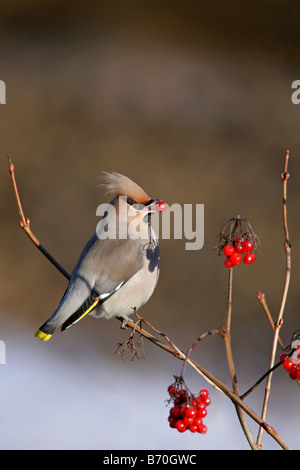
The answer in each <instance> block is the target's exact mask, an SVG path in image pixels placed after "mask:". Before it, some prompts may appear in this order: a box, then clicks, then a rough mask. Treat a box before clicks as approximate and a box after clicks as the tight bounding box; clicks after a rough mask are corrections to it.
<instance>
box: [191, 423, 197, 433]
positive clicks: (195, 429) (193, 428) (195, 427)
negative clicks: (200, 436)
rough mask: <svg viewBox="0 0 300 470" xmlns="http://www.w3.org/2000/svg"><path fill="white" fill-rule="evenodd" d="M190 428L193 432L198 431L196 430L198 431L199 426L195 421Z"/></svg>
mask: <svg viewBox="0 0 300 470" xmlns="http://www.w3.org/2000/svg"><path fill="white" fill-rule="evenodd" d="M189 430H190V431H191V432H196V431H198V427H197V426H196V425H195V424H194V423H193V424H190V426H189Z"/></svg>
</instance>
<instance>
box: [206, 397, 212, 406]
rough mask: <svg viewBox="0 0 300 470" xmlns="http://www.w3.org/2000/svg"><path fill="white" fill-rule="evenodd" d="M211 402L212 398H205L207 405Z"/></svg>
mask: <svg viewBox="0 0 300 470" xmlns="http://www.w3.org/2000/svg"><path fill="white" fill-rule="evenodd" d="M210 404H211V399H210V398H209V397H207V398H205V405H206V406H208V405H210Z"/></svg>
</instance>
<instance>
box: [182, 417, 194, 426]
mask: <svg viewBox="0 0 300 470" xmlns="http://www.w3.org/2000/svg"><path fill="white" fill-rule="evenodd" d="M182 421H183V423H184V425H185V426H186V427H189V425H190V424H192V423H193V421H194V420H193V418H192V417H189V416H184V417H183V418H182Z"/></svg>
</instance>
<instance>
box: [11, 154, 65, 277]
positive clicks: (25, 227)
mask: <svg viewBox="0 0 300 470" xmlns="http://www.w3.org/2000/svg"><path fill="white" fill-rule="evenodd" d="M7 157H8V169H9V173H10V176H11V181H12V186H13V190H14V194H15V197H16V201H17V206H18V211H19V215H20V218H21V220H20V227H21V228H22V229H23V231H24V232H25V233H26V235H28V237H29V238H30V240H31V241H32V242H33V243H34V244H35V246H36V247H37V248H38V249H39V250H40V251H41V252H42V253H43V255H45V256H46V258H48V260H49V261H50V262H51V263H52V264H53V265H54V266H55V267H56V268H57V269H58V270H59V271H60V272H61V273H62V274H63V275H64V276H65V277H66V278H67V279H68V280H70V278H71V276H70V274H69V273H68V272H67V271H66V270H65V269H64V268H63V267H62V266H61V264H59V262H58V261H56V259H55V258H53V256H52V255H51V254H50V253H49V251H47V250H46V248H44V247H43V245H42V244H41V243H40V242H39V240H38V239H37V238H36V236H35V235H34V234H33V232H32V230H31V228H30V220H29V219H28V218H27V217H25V215H24V212H23V208H22V204H21V199H20V196H19V191H18V187H17V183H16V177H15V166H14V164H13V163H12V161H11V157H10V155H9V154H8V155H7Z"/></svg>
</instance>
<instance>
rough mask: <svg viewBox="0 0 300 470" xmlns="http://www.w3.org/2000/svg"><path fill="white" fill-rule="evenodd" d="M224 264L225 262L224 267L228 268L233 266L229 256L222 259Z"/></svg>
mask: <svg viewBox="0 0 300 470" xmlns="http://www.w3.org/2000/svg"><path fill="white" fill-rule="evenodd" d="M224 264H225V266H226V268H228V269H231V268H233V264H232V262H231V261H230V258H226V259H225V261H224Z"/></svg>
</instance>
